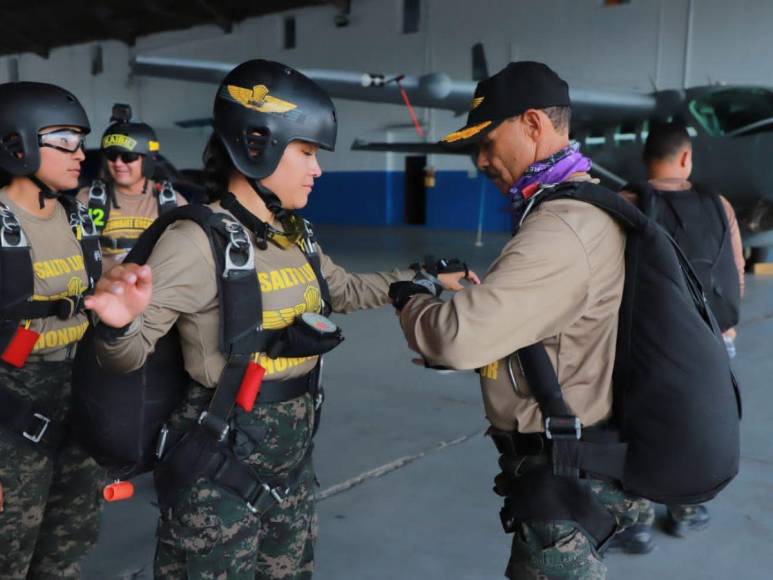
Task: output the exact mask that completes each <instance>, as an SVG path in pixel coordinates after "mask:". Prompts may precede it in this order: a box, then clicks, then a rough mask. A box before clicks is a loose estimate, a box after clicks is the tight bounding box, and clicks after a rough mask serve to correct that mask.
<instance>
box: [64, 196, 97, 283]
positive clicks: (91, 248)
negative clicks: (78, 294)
mask: <svg viewBox="0 0 773 580" xmlns="http://www.w3.org/2000/svg"><path fill="white" fill-rule="evenodd" d="M57 199H58V200H59V203H61V204H62V206H63V207H64V209H65V211H66V212H67V215H68V219H69V221H70V227H71V228H72V231H73V234H74V235H75V238H76V239H77V240H78V241H79V242H80V245H81V252H82V253H83V262H84V264H85V266H86V275H87V276H88V279H89V289H88V292H91V291H92V290H93V289H94V287H95V286H96V284H97V281H98V280H99V279H100V278H101V277H102V250H101V249H100V247H99V229H98V228H97V226H96V225H95V224H94V221H93V220H92V219H91V215H90V214H89V210H88V209H87V208H86V206H85V205H83V204H82V203H81V202H79V201H78V200H77V199H75V198H74V197H72V196H69V195H60V196H59V197H58V198H57Z"/></svg>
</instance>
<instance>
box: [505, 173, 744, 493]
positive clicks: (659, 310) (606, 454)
mask: <svg viewBox="0 0 773 580" xmlns="http://www.w3.org/2000/svg"><path fill="white" fill-rule="evenodd" d="M538 196H539V197H538V199H536V200H535V204H536V203H544V202H545V201H549V200H553V199H559V198H565V199H572V200H577V201H582V202H585V203H590V204H593V205H594V206H596V207H598V208H600V209H602V210H604V211H606V212H607V213H608V214H610V215H611V216H612V217H614V218H615V220H616V221H617V222H618V223H619V224H620V225H621V226H622V227H623V228H624V229H625V230H626V233H627V242H626V253H625V262H626V270H625V285H624V292H623V299H622V304H621V308H620V320H619V327H618V341H617V354H616V357H615V367H614V373H613V405H614V411H613V420H612V424H611V425H610V426H609V427H608V428H596V427H591V428H588V429H584V428H583V426H582V425H580V423H579V420H578V419H577V418H576V417H575V416H573V415H572V413H571V410H570V409H569V408H568V407H567V406H566V403H565V402H564V399H563V396H562V395H561V391H560V386H559V384H558V381H557V379H556V374H555V371H554V369H553V367H552V365H551V364H550V361H549V360H548V358H547V354H546V352H545V349H544V347H542V345H541V343H538V344H537V345H532V346H530V347H526V348H525V349H521V350H520V351H519V353H518V354H519V357H520V359H521V363H522V365H523V367H524V371H525V373H526V376H527V378H528V379H529V384H530V386H531V388H532V391H533V392H534V394H535V397H536V398H537V401H538V403H539V406H540V410H541V411H542V414H543V417H544V418H545V420H546V435H547V437H548V438H549V439H551V442H552V452H551V453H552V471H553V473H554V474H557V475H564V476H566V475H569V476H572V475H574V476H576V475H577V474H578V473H579V472H589V473H596V474H600V475H603V476H606V477H612V478H614V479H616V480H618V481H620V482H621V483H622V486H623V488H624V489H625V490H626V491H627V492H628V493H630V494H632V495H635V496H640V497H645V498H648V499H651V500H654V501H657V502H659V503H665V504H696V503H702V502H704V501H707V500H709V499H711V498H713V497H714V496H715V495H716V494H717V493H718V492H719V491H720V490H722V489H723V488H724V487H725V486H726V485H727V484H728V483H729V482H730V481H731V480H732V479H733V477H735V475H736V474H737V473H738V463H739V455H740V442H739V420H740V416H741V400H740V393H739V390H738V386H737V384H736V381H735V377H734V376H733V372H732V370H731V368H730V362H729V359H728V357H727V353H726V351H725V347H724V345H723V341H722V337H721V334H720V331H719V327H718V325H717V323H716V320H715V318H714V316H713V314H712V313H711V309H710V308H709V306H708V303H707V300H706V298H705V296H704V295H703V292H702V290H701V285H700V282H699V280H698V278H697V276H696V275H695V273H694V272H693V270H692V269H691V267H690V264H689V262H688V260H687V258H686V257H685V256H684V254H683V253H682V252H681V250H680V249H679V247H678V245H677V244H676V243H675V242H674V240H673V239H671V238H670V237H669V236H668V234H667V233H666V232H665V231H664V230H663V229H662V228H661V227H660V226H658V225H657V224H656V223H655V222H653V221H652V220H650V219H648V218H647V217H646V216H645V215H644V214H643V213H642V212H640V211H639V210H638V209H637V208H636V207H634V206H633V205H632V204H630V203H628V202H627V201H625V200H624V199H623V198H622V197H620V196H619V195H617V194H615V193H613V192H611V191H609V190H607V189H606V188H603V187H601V186H598V185H595V184H593V183H587V182H585V183H574V184H563V185H559V186H557V187H555V188H553V189H547V188H546V189H544V190H542V192H540V193H539V194H538ZM559 479H560V480H561V481H564V482H565V481H566V480H564V479H563V478H559ZM559 485H563V484H559Z"/></svg>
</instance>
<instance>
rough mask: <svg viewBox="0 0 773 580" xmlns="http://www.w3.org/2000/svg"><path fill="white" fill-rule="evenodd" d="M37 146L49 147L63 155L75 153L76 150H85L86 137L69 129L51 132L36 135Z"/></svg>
mask: <svg viewBox="0 0 773 580" xmlns="http://www.w3.org/2000/svg"><path fill="white" fill-rule="evenodd" d="M38 145H40V146H41V147H51V148H52V149H56V150H57V151H63V152H64V153H75V152H76V151H77V150H78V149H82V150H83V151H85V150H86V136H85V135H84V134H83V133H78V132H77V131H72V130H71V129H62V130H60V131H51V132H50V133H41V134H39V135H38Z"/></svg>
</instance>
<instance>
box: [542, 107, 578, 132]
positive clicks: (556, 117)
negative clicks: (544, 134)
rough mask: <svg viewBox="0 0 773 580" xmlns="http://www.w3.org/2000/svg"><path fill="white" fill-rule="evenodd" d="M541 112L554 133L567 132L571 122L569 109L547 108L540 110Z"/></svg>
mask: <svg viewBox="0 0 773 580" xmlns="http://www.w3.org/2000/svg"><path fill="white" fill-rule="evenodd" d="M542 112H543V113H545V114H546V115H547V116H548V119H550V122H551V123H552V124H553V128H554V129H555V130H556V131H559V132H564V131H566V132H569V125H570V124H571V122H572V109H571V107H548V108H547V109H542Z"/></svg>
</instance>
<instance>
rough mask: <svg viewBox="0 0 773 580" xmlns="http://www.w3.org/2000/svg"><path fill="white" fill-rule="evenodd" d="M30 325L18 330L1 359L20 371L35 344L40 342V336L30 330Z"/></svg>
mask: <svg viewBox="0 0 773 580" xmlns="http://www.w3.org/2000/svg"><path fill="white" fill-rule="evenodd" d="M27 326H28V325H25V326H20V327H18V328H17V329H16V332H15V333H14V335H13V338H12V339H11V341H10V342H9V343H8V346H7V347H6V349H5V351H4V352H3V354H2V356H0V358H1V359H2V360H3V361H4V362H7V363H8V364H9V365H13V366H15V367H16V368H18V369H20V368H21V367H23V366H24V363H26V362H27V358H28V357H29V356H30V353H31V352H32V349H33V348H34V347H35V343H36V342H37V341H38V338H39V337H40V334H38V333H37V332H35V331H34V330H30V329H29V328H28V327H27Z"/></svg>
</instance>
